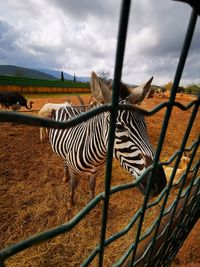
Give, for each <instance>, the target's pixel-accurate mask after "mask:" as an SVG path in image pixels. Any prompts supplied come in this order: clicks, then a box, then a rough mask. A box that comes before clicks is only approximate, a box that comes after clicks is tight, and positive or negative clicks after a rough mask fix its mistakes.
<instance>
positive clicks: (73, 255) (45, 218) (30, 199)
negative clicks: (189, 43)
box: [0, 95, 200, 267]
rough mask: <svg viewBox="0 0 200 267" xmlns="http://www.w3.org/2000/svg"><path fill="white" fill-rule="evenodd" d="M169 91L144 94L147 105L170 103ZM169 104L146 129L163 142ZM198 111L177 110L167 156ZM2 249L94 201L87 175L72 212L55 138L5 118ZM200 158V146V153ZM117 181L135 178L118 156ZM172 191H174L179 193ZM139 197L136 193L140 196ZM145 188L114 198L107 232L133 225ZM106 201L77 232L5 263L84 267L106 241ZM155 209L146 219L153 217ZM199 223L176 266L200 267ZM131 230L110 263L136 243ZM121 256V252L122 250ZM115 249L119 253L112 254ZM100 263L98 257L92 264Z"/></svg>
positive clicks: (0, 167)
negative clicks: (102, 233)
mask: <svg viewBox="0 0 200 267" xmlns="http://www.w3.org/2000/svg"><path fill="white" fill-rule="evenodd" d="M83 99H84V102H85V103H86V104H87V103H88V102H89V99H90V96H85V97H84V98H83ZM167 99H168V97H167V96H155V97H154V98H151V99H147V100H145V103H143V104H142V107H143V108H145V109H148V110H149V109H151V108H153V107H154V106H156V105H158V104H159V103H161V102H163V101H166V100H167ZM192 99H193V98H192V97H191V96H185V95H184V96H181V95H178V96H177V101H180V102H181V103H183V104H187V103H189V102H190V101H191V100H192ZM32 100H33V101H34V104H33V111H32V112H31V113H28V112H27V111H26V110H24V109H22V110H21V111H20V112H24V113H26V114H31V115H37V111H38V110H39V109H40V108H41V107H42V105H43V104H44V103H47V102H50V103H62V102H64V101H66V98H65V97H61V98H50V97H49V98H34V99H32ZM71 101H72V102H73V104H79V103H78V99H77V98H76V97H75V96H73V97H71ZM164 112H165V110H162V111H159V112H158V113H156V114H155V115H154V116H152V117H147V118H146V121H147V128H148V133H149V136H150V140H151V141H152V143H153V144H154V146H155V147H156V145H157V143H158V137H159V133H160V130H161V124H162V120H163V117H164ZM190 114H191V110H189V111H187V112H182V111H180V110H179V109H177V108H174V111H173V113H172V117H171V120H170V124H169V128H168V130H167V134H166V138H165V140H166V141H165V143H164V147H163V152H162V155H161V159H162V160H166V159H168V158H169V157H170V156H171V155H172V154H173V152H174V151H175V150H177V149H179V146H180V143H181V141H182V138H183V134H184V131H185V129H186V126H187V123H188V119H189V116H190ZM199 122H200V112H199V113H198V117H197V119H196V121H195V123H194V125H193V128H192V131H191V134H190V137H189V140H188V146H189V145H191V143H192V141H194V140H195V139H196V138H197V136H198V134H199V133H200V123H199ZM0 140H1V142H0V151H1V153H0V162H1V164H0V249H2V248H4V247H6V246H8V245H11V244H14V243H15V242H18V241H20V240H23V239H25V238H28V237H30V236H31V235H34V234H36V233H39V232H42V231H44V230H48V229H51V228H53V227H56V226H58V225H60V224H63V223H65V222H68V221H69V220H70V219H71V218H73V216H75V215H76V214H77V212H79V211H80V210H81V209H82V208H84V206H85V205H86V204H87V202H88V200H89V195H88V185H87V181H84V180H82V181H80V185H79V187H78V188H77V191H76V198H75V199H76V205H75V207H74V208H73V209H72V210H68V209H67V206H66V203H67V196H68V185H66V184H64V183H63V181H62V176H63V160H62V159H61V158H59V157H58V156H57V155H56V154H55V153H53V151H52V149H51V147H50V145H49V143H48V139H46V140H45V141H44V142H40V140H39V129H38V128H37V127H32V126H24V125H17V124H9V123H1V124H0ZM197 157H198V158H199V157H200V151H198V153H197ZM112 176H113V179H112V186H114V185H117V184H120V183H126V182H130V181H132V180H131V177H130V176H129V175H128V174H127V173H126V172H125V171H124V170H122V169H121V168H120V166H119V165H118V163H116V162H115V161H114V167H113V173H112ZM103 177H104V176H103V174H102V175H101V177H99V179H98V180H97V188H96V194H98V193H100V192H102V191H104V185H103V179H104V178H103ZM172 194H173V193H172ZM133 195H134V197H133ZM142 200H143V199H142V197H141V194H140V193H139V192H138V191H137V189H132V190H128V191H126V193H117V194H116V195H114V196H112V197H111V200H110V208H109V222H108V232H107V235H108V236H110V235H111V234H114V233H116V232H117V231H119V230H121V229H122V228H123V227H125V226H126V224H127V222H129V220H130V218H131V217H132V216H133V214H134V212H136V211H137V209H138V208H139V207H140V205H141V203H142ZM101 204H102V203H100V204H99V205H98V206H97V207H96V208H95V209H94V211H93V212H91V213H89V214H88V215H87V216H86V218H85V219H84V220H83V221H82V222H81V223H80V224H79V226H77V227H75V228H74V230H72V231H71V232H70V234H68V233H66V234H64V235H62V236H59V237H56V238H54V239H52V240H49V241H48V242H46V243H45V244H44V243H42V244H39V245H37V246H34V247H33V248H30V249H27V250H25V251H23V252H21V253H19V254H16V255H15V256H13V257H11V258H10V259H8V260H7V261H6V264H7V265H6V266H12V267H29V266H30V267H32V266H35V267H36V266H37V267H41V266H42V267H47V266H48V267H49V266H60V267H62V266H80V263H81V262H82V261H83V260H84V259H85V257H86V256H87V255H89V253H90V252H91V250H92V249H93V248H94V247H95V246H96V244H97V243H98V241H99V236H100V235H99V233H100V225H101ZM158 212H159V211H158V210H157V209H152V211H150V212H149V213H148V214H147V217H146V218H145V220H146V221H147V222H150V221H151V220H152V217H151V216H152V214H154V215H155V214H157V213H158ZM199 233H200V221H198V222H197V224H196V226H195V227H194V228H193V230H192V232H191V233H190V235H189V237H188V238H187V240H186V241H185V243H184V245H183V246H182V248H181V249H180V251H179V253H178V255H177V256H176V258H175V260H174V262H173V263H172V266H173V267H175V266H181V267H197V266H200V234H199ZM132 234H135V232H131V233H130V234H129V235H126V236H125V237H124V238H123V240H122V242H121V243H118V244H117V245H116V246H114V247H110V246H109V248H108V251H107V249H106V251H105V258H106V260H105V266H106V267H107V266H112V263H113V262H114V261H115V260H116V258H119V256H120V255H121V253H122V252H123V251H124V250H125V249H127V247H128V244H129V243H130V242H131V240H132V239H131V235H132ZM114 254H115V255H116V256H115V255H114ZM110 255H113V256H112V257H111V256H110ZM91 266H97V261H94V263H93V265H91Z"/></svg>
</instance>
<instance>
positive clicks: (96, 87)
mask: <svg viewBox="0 0 200 267" xmlns="http://www.w3.org/2000/svg"><path fill="white" fill-rule="evenodd" d="M90 84H91V91H92V95H93V97H94V98H95V100H96V101H97V102H98V103H110V102H111V92H110V90H109V88H108V87H107V85H106V84H104V83H103V82H102V81H101V80H100V79H99V78H98V76H97V75H96V73H95V72H94V71H92V73H91V82H90Z"/></svg>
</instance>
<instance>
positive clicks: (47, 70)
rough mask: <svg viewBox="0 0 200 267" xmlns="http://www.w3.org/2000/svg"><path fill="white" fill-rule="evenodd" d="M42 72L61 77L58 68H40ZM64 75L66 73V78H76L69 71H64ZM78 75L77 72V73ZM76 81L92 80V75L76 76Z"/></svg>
mask: <svg viewBox="0 0 200 267" xmlns="http://www.w3.org/2000/svg"><path fill="white" fill-rule="evenodd" d="M38 70H40V71H42V72H45V73H47V74H49V75H52V76H54V77H56V78H57V79H60V77H61V71H58V70H51V69H38ZM63 75H64V79H65V80H72V81H73V80H74V75H71V74H69V73H67V72H63ZM75 76H76V74H75ZM76 81H79V82H89V81H90V77H79V76H76Z"/></svg>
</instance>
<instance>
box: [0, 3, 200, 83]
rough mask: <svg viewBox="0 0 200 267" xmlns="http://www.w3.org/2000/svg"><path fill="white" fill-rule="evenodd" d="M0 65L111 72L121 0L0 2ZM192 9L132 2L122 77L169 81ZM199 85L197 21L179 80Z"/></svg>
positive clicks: (87, 73) (136, 80)
mask: <svg viewBox="0 0 200 267" xmlns="http://www.w3.org/2000/svg"><path fill="white" fill-rule="evenodd" d="M0 6H1V8H0V65H4V64H6V65H7V64H9V65H18V66H22V67H28V68H36V69H37V68H50V69H56V70H63V71H65V72H68V73H70V74H72V75H73V74H74V73H75V74H76V76H90V73H91V71H92V70H95V71H96V72H100V71H106V72H107V71H108V72H109V73H110V75H111V77H112V76H113V70H114V62H115V52H116V42H117V33H118V24H119V14H120V6H121V0H106V1H102V0H24V1H22V0H0ZM190 14H191V8H190V6H189V5H187V4H183V3H180V2H175V1H172V0H159V1H158V0H134V1H132V5H131V13H130V19H129V28H128V37H127V42H126V52H125V58H124V68H123V77H122V79H123V81H124V82H127V83H133V84H140V83H143V82H144V81H145V80H147V79H148V78H149V77H150V76H152V75H153V76H154V83H155V84H161V85H162V84H165V83H167V82H169V81H172V80H173V78H174V72H175V69H176V66H177V62H178V58H179V55H180V51H181V47H182V43H183V40H184V36H185V32H186V29H187V25H188V21H189V17H190ZM199 20H200V19H199ZM192 82H195V83H200V21H198V23H197V25H196V30H195V34H194V37H193V42H192V46H191V50H190V53H189V57H188V59H187V62H186V67H185V70H184V75H183V77H182V80H181V84H183V85H184V84H189V83H192Z"/></svg>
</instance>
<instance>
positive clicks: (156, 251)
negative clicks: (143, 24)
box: [0, 0, 200, 267]
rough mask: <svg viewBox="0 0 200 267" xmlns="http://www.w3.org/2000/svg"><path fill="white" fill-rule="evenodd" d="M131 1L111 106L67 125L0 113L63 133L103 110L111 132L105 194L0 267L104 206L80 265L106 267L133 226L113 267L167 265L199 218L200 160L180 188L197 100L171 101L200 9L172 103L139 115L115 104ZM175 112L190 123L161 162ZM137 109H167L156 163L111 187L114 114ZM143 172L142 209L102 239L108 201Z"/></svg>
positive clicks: (3, 255) (1, 257) (4, 253)
mask: <svg viewBox="0 0 200 267" xmlns="http://www.w3.org/2000/svg"><path fill="white" fill-rule="evenodd" d="M130 4H131V1H130V0H124V1H122V7H121V17H120V23H119V33H118V43H117V52H116V62H115V72H114V84H113V95H112V103H111V104H107V105H104V106H101V107H97V108H95V109H93V110H90V111H87V112H86V113H84V114H81V115H79V116H77V117H75V118H73V119H71V120H70V121H68V122H56V121H52V120H48V119H42V118H36V117H33V116H29V115H24V114H13V113H10V112H0V121H1V122H17V123H19V124H26V125H32V126H37V127H38V126H43V127H49V128H58V129H65V128H68V127H71V126H74V125H77V124H78V123H80V122H82V121H85V120H88V119H89V118H91V117H92V116H95V115H97V114H99V113H102V112H104V111H110V114H111V115H110V118H111V123H110V132H109V145H108V156H107V163H106V175H105V191H104V192H102V193H100V194H99V195H97V196H96V197H95V198H94V199H93V200H91V201H90V202H89V203H88V204H87V205H86V207H85V208H83V209H82V210H81V211H80V212H79V213H78V214H77V215H76V216H75V217H74V218H72V219H71V220H70V221H69V222H67V223H65V224H63V225H60V226H58V227H55V228H53V229H51V230H48V231H45V232H42V233H40V234H37V235H35V236H31V237H30V238H28V239H26V240H22V241H21V242H18V243H17V244H14V245H11V246H9V247H7V248H4V249H2V250H1V251H0V266H2V267H3V266H5V260H6V259H8V258H9V257H11V256H12V255H14V254H16V253H18V252H20V251H23V250H25V249H27V248H29V247H31V246H34V245H35V244H37V243H40V242H44V241H46V240H49V239H51V238H54V237H56V236H58V235H61V234H63V233H65V232H69V231H70V230H71V229H73V228H74V227H75V226H76V225H77V224H78V223H79V222H80V221H81V220H82V219H83V218H84V217H85V216H86V215H87V214H88V213H89V212H91V211H92V209H93V208H94V207H96V205H97V204H98V203H99V202H100V201H103V203H104V204H103V213H102V214H103V215H102V222H101V235H100V242H99V244H98V245H97V247H96V248H94V250H93V251H92V252H91V254H90V255H89V256H88V258H86V259H85V261H84V262H83V263H82V265H81V266H88V265H89V264H90V263H91V262H92V261H93V259H94V258H95V257H96V256H97V255H98V257H99V266H103V264H104V250H105V248H106V247H107V246H108V245H109V244H111V243H112V242H115V241H116V240H117V239H119V238H120V237H122V236H123V235H125V234H126V233H128V232H129V231H130V230H131V228H132V227H133V225H134V224H135V223H136V222H139V223H138V226H137V227H138V228H137V233H136V236H135V237H133V239H132V244H131V245H130V246H129V248H128V249H127V250H126V251H124V254H123V255H122V256H121V258H119V259H118V261H117V262H115V264H114V265H115V266H169V265H170V263H171V262H172V260H173V258H174V257H175V255H176V254H177V252H178V250H179V248H180V247H181V245H182V243H183V242H184V240H185V239H186V238H187V235H188V234H189V232H190V231H191V229H192V227H193V226H194V224H195V223H196V221H197V220H198V218H199V214H200V213H199V211H200V210H199V209H200V208H199V207H200V205H199V203H200V177H199V176H198V171H199V166H200V161H199V160H198V161H197V162H196V163H195V164H194V167H193V169H192V170H191V172H192V174H193V176H192V179H191V181H190V184H189V186H188V187H187V190H184V185H185V182H186V178H187V175H188V173H189V171H190V168H191V166H192V163H193V160H194V158H195V155H196V153H197V150H198V148H199V143H200V135H199V136H198V137H197V139H196V140H195V141H194V142H193V144H192V145H191V147H189V148H186V144H187V140H188V137H189V134H190V131H191V128H192V125H193V123H194V121H195V119H196V115H197V112H198V109H199V105H200V96H199V97H198V99H196V100H194V101H192V102H191V103H189V104H188V105H187V106H184V105H182V104H181V103H179V102H176V101H175V97H176V92H177V88H178V85H179V82H180V79H181V75H182V72H183V69H184V65H185V62H186V59H187V54H188V51H189V48H190V44H191V41H192V36H193V33H194V30H195V25H196V21H197V18H198V9H196V8H195V7H193V9H192V14H191V18H190V21H189V25H188V29H187V33H186V37H185V41H184V44H183V48H182V51H181V55H180V59H179V63H178V66H177V70H176V73H175V78H174V83H173V86H172V90H171V94H170V99H169V101H167V102H164V103H162V104H160V105H158V106H156V107H155V108H153V109H152V110H150V111H146V110H143V109H141V108H139V107H133V106H129V105H118V96H119V84H120V80H121V73H122V68H123V57H124V51H125V42H126V33H127V27H128V18H129V12H130ZM174 107H177V108H179V109H180V110H183V111H186V110H189V109H192V112H191V116H190V120H189V123H188V126H187V129H186V131H185V134H184V137H183V140H182V143H181V146H180V149H179V150H178V151H175V152H174V154H173V155H172V157H171V158H170V159H169V160H168V161H165V162H161V163H160V162H159V158H160V154H161V151H162V148H163V143H164V139H165V137H166V131H167V128H168V124H169V120H170V117H171V113H172V110H173V108H174ZM125 108H127V109H138V110H140V112H141V113H142V114H144V116H152V115H154V114H155V113H157V112H159V111H160V110H161V109H164V108H166V112H165V117H164V122H163V125H162V130H161V134H160V138H159V144H158V147H157V150H156V156H155V160H154V163H153V165H152V166H150V167H149V168H148V169H147V170H146V172H145V173H143V174H142V175H141V176H140V178H139V179H138V180H137V181H135V182H131V183H128V184H123V185H118V186H115V187H112V188H111V173H112V155H113V153H112V151H113V145H114V134H115V121H116V116H117V111H118V109H125ZM184 151H191V158H190V162H189V164H188V167H187V169H186V171H185V173H184V174H183V176H182V177H181V179H180V180H179V184H180V187H179V191H178V194H177V197H176V199H175V200H174V201H173V203H172V204H171V205H170V207H166V204H167V201H168V197H169V193H170V191H171V189H172V188H173V186H174V185H173V180H174V177H175V174H176V171H177V168H178V165H179V162H180V159H181V156H182V155H183V153H184ZM173 160H175V166H174V169H173V172H172V175H171V178H170V182H169V183H168V184H167V186H166V187H165V189H164V190H163V191H162V193H161V194H160V195H159V196H158V197H157V198H156V200H155V201H154V202H149V193H150V188H151V184H152V181H153V177H154V175H155V170H156V167H157V166H158V165H159V164H161V165H169V164H170V163H171V162H172V161H173ZM147 172H151V178H150V179H149V181H148V187H147V190H146V194H145V197H144V201H143V205H142V206H141V207H140V209H139V210H138V211H137V213H136V214H135V215H134V216H133V217H132V218H131V220H130V221H129V223H128V224H127V226H126V227H125V228H124V229H122V230H121V231H120V232H118V233H116V234H114V235H112V236H110V237H109V238H107V239H106V227H107V217H108V208H109V199H110V196H111V195H112V194H115V193H117V192H119V191H123V190H127V189H130V188H133V187H136V186H137V185H138V184H139V183H140V181H141V180H142V179H143V178H144V176H145V175H146V173H147ZM161 202H162V205H161V209H160V213H159V216H158V217H157V218H156V220H154V222H153V223H152V225H151V226H150V227H149V228H148V229H147V230H146V231H145V233H142V225H143V222H144V217H145V213H146V212H147V210H148V209H150V208H151V207H153V206H156V205H158V204H159V203H161Z"/></svg>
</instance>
